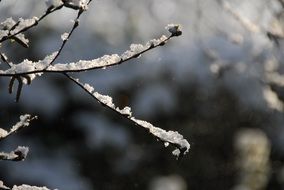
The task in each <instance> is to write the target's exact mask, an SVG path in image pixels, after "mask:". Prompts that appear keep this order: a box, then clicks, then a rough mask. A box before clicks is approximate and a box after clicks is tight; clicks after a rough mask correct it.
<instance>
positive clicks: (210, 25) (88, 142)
mask: <svg viewBox="0 0 284 190" xmlns="http://www.w3.org/2000/svg"><path fill="white" fill-rule="evenodd" d="M283 6H284V3H283V2H282V1H281V0H270V1H266V0H250V1H246V0H176V1H172V0H154V1H150V0H144V1H139V0H131V1H127V0H119V1H118V0H104V1H102V0H94V1H93V2H92V3H91V4H90V6H89V9H88V10H87V11H86V12H85V13H84V14H83V15H82V16H81V17H80V25H79V28H77V29H76V31H75V32H74V34H73V36H72V37H71V39H70V40H69V41H68V43H67V45H66V47H65V49H64V51H63V52H62V54H61V55H60V57H59V58H58V59H57V63H68V62H74V61H78V60H80V59H85V60H87V59H94V58H97V57H100V56H103V55H105V54H112V53H118V54H121V53H123V52H124V51H125V50H127V49H128V48H129V45H130V44H131V43H142V44H144V43H146V42H147V41H148V40H150V39H153V38H157V37H160V35H162V34H167V31H166V30H165V29H164V27H165V26H166V25H167V24H169V23H179V24H181V25H182V28H183V35H182V36H180V37H178V38H174V39H172V40H171V41H169V43H168V44H166V45H165V46H163V47H159V48H156V49H154V50H152V51H150V52H148V53H146V54H144V55H142V57H141V58H139V59H135V60H132V61H129V62H128V63H125V64H122V65H119V66H116V67H111V68H108V69H105V70H103V69H100V70H94V71H88V72H83V73H79V74H74V75H73V76H76V77H79V78H80V80H81V81H82V82H87V83H89V84H91V85H93V86H94V87H95V89H96V90H97V91H98V92H101V93H103V94H108V95H110V96H112V97H113V99H114V103H115V104H116V105H118V106H119V107H120V108H123V107H124V106H126V105H129V106H130V107H132V110H133V114H134V116H135V117H137V118H140V119H143V120H147V121H149V122H151V123H153V124H154V125H156V126H159V127H161V128H163V129H166V130H175V131H179V132H180V133H181V134H183V136H184V137H185V138H186V139H187V140H188V141H189V143H190V144H191V149H190V152H189V154H188V155H186V156H185V157H184V158H183V159H182V160H179V161H177V160H176V159H175V157H174V156H173V155H172V154H171V151H172V150H171V149H170V148H165V147H164V145H163V144H162V143H160V142H157V141H156V139H155V138H153V137H152V136H151V135H150V134H148V133H147V132H146V131H145V130H143V129H141V128H139V127H137V126H134V125H133V124H132V123H130V122H129V121H127V120H126V119H123V118H122V117H120V116H119V115H117V114H114V113H113V112H111V111H109V110H107V109H106V108H104V107H102V106H101V105H100V104H98V103H97V102H95V101H94V100H93V99H92V98H90V97H89V96H88V95H87V94H86V93H85V92H84V91H82V90H81V89H80V88H79V87H77V86H75V85H74V84H73V83H71V82H70V81H68V80H66V78H64V76H63V75H62V76H61V75H58V74H45V75H43V76H41V77H38V78H37V79H35V80H34V81H33V82H32V84H31V85H30V86H24V88H23V91H22V95H21V99H20V102H19V103H15V94H13V95H10V94H8V84H9V78H4V77H1V78H0V89H1V90H0V127H1V128H5V129H8V128H9V127H11V126H12V125H13V124H15V123H16V122H17V121H18V119H19V116H20V115H21V114H25V113H29V114H33V115H38V117H39V119H38V120H36V121H33V122H32V124H31V125H30V126H29V127H28V128H25V129H24V130H21V131H20V132H19V133H17V134H14V135H12V136H10V137H9V138H7V139H5V140H4V141H2V142H1V144H0V150H1V151H7V152H9V151H11V150H14V149H15V148H16V147H17V146H18V145H22V146H28V147H29V148H30V152H29V155H28V158H27V159H26V160H25V161H24V162H4V161H2V162H0V179H1V180H2V181H4V182H5V184H6V185H7V186H12V185H14V184H17V185H20V184H23V183H24V184H29V185H37V186H47V187H49V188H50V189H55V188H58V189H60V190H79V189H82V190H91V189H103V190H122V189H137V190H140V189H141V190H142V189H143V190H144V189H148V190H203V189H204V190H205V189H206V190H207V189H211V190H215V189H216V190H220V189H224V190H227V189H232V190H264V189H273V190H275V189H284V163H283V161H284V148H283V147H284V146H283V145H284V126H283V125H284V118H283V109H284V106H283V101H282V100H283V98H284V91H283V85H284V80H283V77H282V73H283V72H284V67H283V63H282V62H283V48H284V46H283V45H284V44H283V42H282V37H283V36H284V35H283V29H284V25H283V18H284V17H283V15H284V14H283V13H284V9H283ZM45 10H46V4H45V1H44V0H41V1H38V0H25V1H22V0H2V1H1V2H0V21H1V22H3V21H4V20H5V19H6V18H8V17H13V18H14V19H15V20H17V19H18V18H20V17H22V18H31V17H33V16H38V17H39V16H40V15H41V14H43V13H44V11H45ZM75 17H76V11H74V10H71V9H67V8H63V9H61V10H59V11H57V12H55V13H53V14H51V15H49V16H48V17H47V18H46V19H44V20H43V21H42V22H40V24H39V25H38V26H37V27H35V28H33V29H31V30H29V31H28V32H26V33H25V35H26V36H27V37H28V38H29V40H30V47H29V48H23V47H21V46H19V45H18V44H16V43H11V42H5V43H3V44H2V45H1V49H0V51H1V52H3V53H5V54H6V55H7V56H8V57H9V60H10V61H12V62H13V63H19V62H21V61H22V60H23V59H29V60H32V61H37V60H40V59H43V58H44V57H45V56H46V55H49V54H51V53H52V52H54V51H57V50H58V48H59V47H60V45H61V38H60V36H61V34H63V33H64V32H68V31H69V30H70V27H71V26H72V20H73V19H74V18H75ZM0 67H1V69H7V67H6V65H5V64H3V63H1V64H0Z"/></svg>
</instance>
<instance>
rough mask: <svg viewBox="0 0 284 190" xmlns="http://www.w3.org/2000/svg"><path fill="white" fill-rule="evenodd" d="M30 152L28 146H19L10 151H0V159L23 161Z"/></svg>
mask: <svg viewBox="0 0 284 190" xmlns="http://www.w3.org/2000/svg"><path fill="white" fill-rule="evenodd" d="M28 152H29V148H28V147H25V146H18V147H17V148H16V149H15V150H14V151H11V152H9V153H5V152H0V160H8V161H23V160H25V159H26V157H27V155H28Z"/></svg>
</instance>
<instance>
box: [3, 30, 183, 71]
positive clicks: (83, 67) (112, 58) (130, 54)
mask: <svg viewBox="0 0 284 190" xmlns="http://www.w3.org/2000/svg"><path fill="white" fill-rule="evenodd" d="M169 30H170V29H169ZM177 31H179V30H175V32H171V35H170V36H168V37H167V36H165V35H162V36H161V37H160V38H158V39H152V40H150V41H148V42H147V43H146V44H145V45H142V44H131V45H130V49H129V50H127V51H125V52H124V53H122V54H121V55H118V54H112V55H104V56H102V57H100V58H97V59H93V60H80V61H78V62H71V63H65V64H64V63H58V64H55V65H51V64H50V63H48V61H53V60H54V56H57V54H58V52H55V53H53V54H52V55H50V56H47V57H46V58H45V59H44V60H40V61H37V62H32V61H30V60H27V59H26V60H24V61H23V62H21V63H19V64H15V65H13V67H12V68H10V69H7V70H0V76H14V75H27V74H35V73H44V72H53V73H56V72H59V73H63V72H64V73H66V72H82V71H87V70H94V69H100V68H107V67H111V66H114V65H119V64H121V63H124V62H126V61H128V60H130V59H134V58H137V57H139V56H140V55H142V54H143V53H145V52H147V51H149V50H151V49H153V48H156V47H158V46H163V45H165V43H166V42H167V41H168V40H169V39H171V38H172V37H174V36H178V35H177V34H179V32H177Z"/></svg>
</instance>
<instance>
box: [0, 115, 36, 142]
mask: <svg viewBox="0 0 284 190" xmlns="http://www.w3.org/2000/svg"><path fill="white" fill-rule="evenodd" d="M34 119H37V116H34V117H32V116H31V115H29V114H25V115H21V116H20V121H19V122H17V123H16V124H15V125H14V126H12V127H11V129H10V131H7V130H5V129H2V128H0V141H1V140H3V139H4V138H6V137H8V136H9V135H11V134H13V133H16V132H17V131H19V130H20V129H22V128H24V127H27V126H29V125H30V122H31V121H32V120H34Z"/></svg>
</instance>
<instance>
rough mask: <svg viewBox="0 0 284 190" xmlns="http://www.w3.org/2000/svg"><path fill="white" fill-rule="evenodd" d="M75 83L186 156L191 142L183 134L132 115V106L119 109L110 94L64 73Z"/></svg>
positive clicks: (178, 155) (177, 152)
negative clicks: (101, 92) (97, 90)
mask: <svg viewBox="0 0 284 190" xmlns="http://www.w3.org/2000/svg"><path fill="white" fill-rule="evenodd" d="M64 75H65V76H66V77H68V78H69V79H70V80H72V81H73V82H74V83H76V84H77V85H78V86H79V87H81V88H82V89H83V90H84V91H85V92H87V93H88V94H89V95H91V96H92V97H93V98H94V99H96V100H97V101H98V102H99V103H100V104H102V105H103V106H105V107H107V108H109V109H110V110H112V111H114V112H116V113H118V114H119V115H121V116H123V117H125V118H127V119H129V120H130V121H132V122H133V123H134V124H135V125H137V126H140V127H143V128H145V129H147V130H148V131H149V133H151V134H152V135H154V136H155V137H156V138H157V139H158V140H160V141H162V142H163V143H164V145H165V146H166V147H167V146H168V145H173V146H174V147H176V149H175V150H174V151H173V152H172V153H173V154H174V155H175V156H177V159H179V158H181V157H182V156H184V155H185V154H186V153H187V152H188V151H189V149H190V144H189V143H188V141H187V140H186V139H184V138H183V136H182V135H181V134H179V133H178V132H176V131H165V130H164V129H161V128H159V127H155V126H154V125H152V124H151V123H149V122H147V121H143V120H140V119H136V118H135V117H134V116H132V112H131V108H130V107H128V106H126V107H124V108H123V109H119V108H118V107H116V106H115V104H114V103H113V101H112V98H111V97H110V96H108V95H102V94H100V93H98V92H96V91H95V90H94V87H92V86H90V85H89V84H87V83H85V84H83V83H81V82H80V81H79V79H75V78H73V77H71V76H70V75H68V74H66V73H65V74H64Z"/></svg>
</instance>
